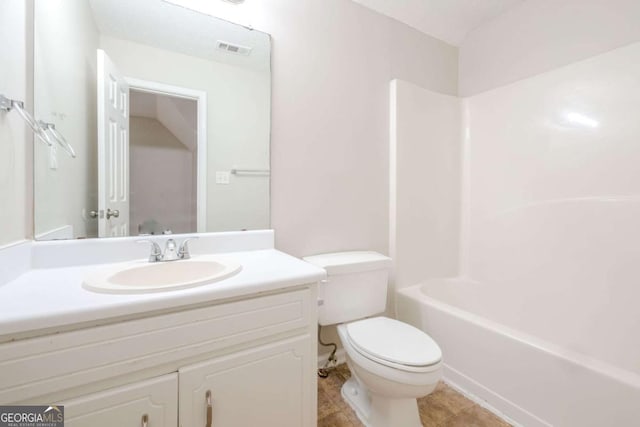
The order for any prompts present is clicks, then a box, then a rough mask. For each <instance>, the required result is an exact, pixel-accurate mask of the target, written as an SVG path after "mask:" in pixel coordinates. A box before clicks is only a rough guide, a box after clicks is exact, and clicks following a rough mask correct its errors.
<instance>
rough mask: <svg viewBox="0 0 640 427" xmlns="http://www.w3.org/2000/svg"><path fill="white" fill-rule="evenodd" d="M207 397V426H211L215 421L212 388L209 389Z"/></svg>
mask: <svg viewBox="0 0 640 427" xmlns="http://www.w3.org/2000/svg"><path fill="white" fill-rule="evenodd" d="M205 397H206V399H207V425H206V426H205V427H211V423H213V405H212V403H211V390H207V393H206V394H205Z"/></svg>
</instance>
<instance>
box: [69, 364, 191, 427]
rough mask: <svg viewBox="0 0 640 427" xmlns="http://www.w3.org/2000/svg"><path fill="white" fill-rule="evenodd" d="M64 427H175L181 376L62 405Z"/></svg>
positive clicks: (135, 384)
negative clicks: (145, 421)
mask: <svg viewBox="0 0 640 427" xmlns="http://www.w3.org/2000/svg"><path fill="white" fill-rule="evenodd" d="M61 404H62V405H64V415H65V424H64V425H65V427H116V426H117V427H142V426H143V425H144V423H143V416H144V415H147V424H146V426H147V427H176V425H177V424H178V375H177V374H170V375H164V376H162V377H158V378H154V379H152V380H147V381H141V382H137V383H134V384H129V385H126V386H122V387H117V388H112V389H109V390H106V391H102V392H99V393H94V394H90V395H87V396H83V397H80V398H78V399H73V400H70V401H67V402H62V403H61Z"/></svg>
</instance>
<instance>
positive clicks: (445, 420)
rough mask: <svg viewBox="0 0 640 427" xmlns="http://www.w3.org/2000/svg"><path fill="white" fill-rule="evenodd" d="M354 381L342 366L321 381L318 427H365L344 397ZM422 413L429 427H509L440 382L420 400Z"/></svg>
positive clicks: (426, 426) (319, 387)
mask: <svg viewBox="0 0 640 427" xmlns="http://www.w3.org/2000/svg"><path fill="white" fill-rule="evenodd" d="M350 377H351V373H350V372H349V368H348V367H347V365H346V364H342V365H339V366H337V367H336V368H335V369H334V370H332V371H331V373H330V375H329V377H327V378H318V426H323V427H362V426H363V424H362V423H361V422H360V420H358V417H357V416H356V414H355V412H354V411H353V410H352V409H351V407H350V406H349V405H348V404H347V403H346V402H345V401H344V399H342V395H341V394H340V388H341V387H342V384H344V382H345V381H346V380H348V379H349V378H350ZM418 409H419V411H420V420H421V421H422V424H423V425H424V426H425V427H508V426H509V424H508V423H506V422H505V421H503V420H501V419H500V418H498V417H497V416H495V415H494V414H492V413H491V412H489V411H487V410H486V409H484V408H482V407H481V406H479V405H477V404H475V403H474V402H472V401H471V400H469V399H467V398H465V397H464V396H463V395H462V394H460V393H458V392H457V391H455V390H454V389H453V388H451V387H450V386H448V385H447V384H446V383H444V382H440V383H439V384H438V386H437V387H436V389H435V390H434V391H433V393H431V394H429V395H428V396H425V397H423V398H421V399H418ZM394 427H395V426H394Z"/></svg>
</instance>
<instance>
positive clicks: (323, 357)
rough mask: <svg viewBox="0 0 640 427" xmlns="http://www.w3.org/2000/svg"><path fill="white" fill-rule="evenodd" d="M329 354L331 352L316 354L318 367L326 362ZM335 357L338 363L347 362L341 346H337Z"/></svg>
mask: <svg viewBox="0 0 640 427" xmlns="http://www.w3.org/2000/svg"><path fill="white" fill-rule="evenodd" d="M330 355H331V352H328V353H324V354H321V355H320V356H318V369H320V368H322V367H324V364H325V363H327V360H329V356H330ZM336 359H338V365H342V364H343V363H346V362H347V357H346V356H345V353H344V349H343V348H339V349H338V351H336Z"/></svg>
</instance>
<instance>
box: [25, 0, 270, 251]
mask: <svg viewBox="0 0 640 427" xmlns="http://www.w3.org/2000/svg"><path fill="white" fill-rule="evenodd" d="M34 14H35V16H34V18H35V37H34V43H35V46H34V70H35V72H34V74H35V75H34V113H35V116H36V118H37V119H38V120H39V121H40V122H41V124H42V125H43V126H44V127H48V128H49V131H48V132H47V134H48V135H49V139H50V142H51V145H50V146H49V145H46V144H44V143H43V144H39V143H38V144H37V145H36V147H35V152H34V174H35V177H34V183H35V184H34V185H35V189H34V194H35V202H34V205H35V236H36V239H38V240H51V239H67V238H69V239H70V238H74V239H76V238H91V237H111V236H134V235H150V234H162V233H187V232H207V231H234V230H247V229H264V228H269V181H270V180H269V176H270V168H269V138H270V120H271V119H270V117H271V113H270V105H271V70H270V57H271V41H270V36H269V35H268V34H265V33H261V32H259V31H253V30H251V29H248V28H244V27H241V26H238V25H235V24H231V23H229V22H226V21H223V20H221V19H218V18H215V17H212V16H209V15H205V14H201V13H198V12H195V11H192V10H189V9H185V8H183V7H180V6H178V5H176V4H173V3H171V2H170V1H168V0H135V1H131V0H35V9H34ZM65 141H66V142H65ZM74 155H75V157H74Z"/></svg>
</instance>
